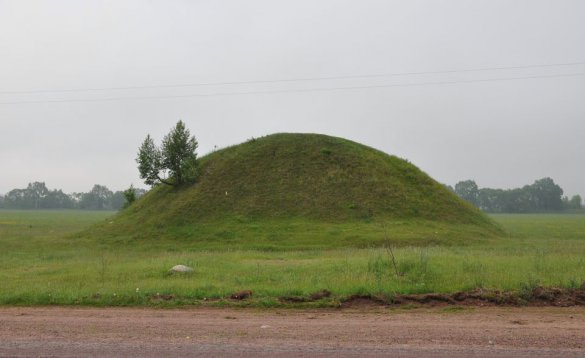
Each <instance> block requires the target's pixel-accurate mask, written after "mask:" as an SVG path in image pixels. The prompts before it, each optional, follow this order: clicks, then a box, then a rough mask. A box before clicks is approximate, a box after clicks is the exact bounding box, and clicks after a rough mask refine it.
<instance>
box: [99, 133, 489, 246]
mask: <svg viewBox="0 0 585 358" xmlns="http://www.w3.org/2000/svg"><path fill="white" fill-rule="evenodd" d="M293 223H294V224H293ZM397 223H400V226H401V231H404V232H409V233H410V234H409V235H410V236H409V237H411V238H412V239H414V238H415V237H416V235H417V230H418V233H420V234H424V232H425V227H431V229H430V230H431V231H432V232H434V233H437V230H439V229H437V228H440V230H443V231H444V230H447V229H448V230H447V231H449V230H450V234H449V236H451V237H452V236H453V235H454V233H455V232H460V233H461V234H462V235H463V236H468V237H469V236H473V235H475V236H489V235H490V233H495V232H498V229H497V228H496V227H495V225H494V224H493V223H492V222H491V221H490V220H489V219H488V218H487V217H486V216H484V215H483V214H481V213H480V212H479V211H478V210H477V209H475V208H473V207H472V206H471V205H469V204H467V203H465V202H463V201H462V200H460V199H459V198H457V197H456V196H455V195H454V194H453V193H451V192H450V191H449V190H448V189H446V188H445V187H444V186H443V185H441V184H439V183H437V182H436V181H434V180H433V179H432V178H430V177H429V176H428V175H426V174H425V173H424V172H422V171H421V170H419V169H418V168H417V167H415V166H414V165H412V164H410V163H409V162H407V161H405V160H403V159H400V158H397V157H395V156H391V155H388V154H386V153H383V152H381V151H378V150H375V149H373V148H370V147H367V146H364V145H361V144H358V143H355V142H352V141H348V140H345V139H341V138H335V137H330V136H325V135H317V134H274V135H269V136H266V137H263V138H259V139H253V140H249V141H247V142H245V143H243V144H240V145H236V146H232V147H228V148H225V149H222V150H219V151H216V152H214V153H211V154H209V155H207V156H205V157H203V158H202V159H201V175H200V177H199V179H198V181H197V183H196V184H193V185H188V186H184V187H180V188H172V187H166V186H160V187H157V188H155V189H154V190H152V191H151V192H150V193H149V194H147V195H146V196H145V197H144V198H142V199H141V200H139V201H138V202H136V203H135V204H134V205H133V206H131V207H130V208H128V209H126V210H125V211H123V212H122V213H120V214H119V215H118V216H117V217H115V218H114V219H113V220H112V222H111V223H109V224H105V225H102V226H101V227H98V228H94V230H95V231H97V232H99V234H100V235H102V236H108V237H115V236H124V237H126V238H135V239H136V238H141V237H146V236H152V235H156V236H162V237H172V238H174V239H183V240H187V241H189V240H190V241H193V242H201V241H205V242H207V243H209V242H210V241H213V242H214V243H215V244H221V243H222V242H230V240H232V241H233V242H234V243H243V242H247V241H248V240H257V241H258V242H259V241H262V240H265V239H266V237H265V236H266V235H269V236H274V235H276V236H279V235H280V236H282V235H284V236H286V237H287V239H286V240H284V241H286V242H288V241H290V240H293V241H294V237H295V235H297V234H299V233H300V232H306V231H307V230H308V231H311V230H313V229H314V230H313V231H314V233H313V235H314V236H313V240H314V241H315V242H318V241H320V240H321V238H319V237H318V235H319V232H321V231H323V230H325V231H327V232H329V231H330V230H329V229H328V228H329V227H330V226H331V227H333V226H338V227H344V228H346V229H344V230H345V231H349V232H351V233H349V234H348V233H346V234H345V237H347V236H348V235H349V236H352V235H353V236H356V237H357V238H355V240H349V242H348V243H349V244H351V245H355V244H357V245H362V244H367V243H368V242H379V241H380V240H381V239H382V236H383V235H382V236H380V227H381V226H380V225H384V226H389V227H392V226H393V225H394V226H396V225H397ZM421 223H425V224H421ZM291 225H292V226H291ZM372 225H377V226H376V227H377V228H378V229H376V230H374V229H372V228H373V226H372ZM250 227H252V228H254V227H255V228H256V230H252V231H253V232H254V231H255V232H257V233H259V234H260V235H259V237H257V238H256V239H254V238H252V237H248V235H249V234H250ZM311 227H312V228H313V229H311ZM405 227H408V230H402V229H405ZM417 227H418V229H417ZM432 227H434V229H433V228H432ZM315 228H318V229H315ZM351 228H354V229H355V230H354V229H351ZM435 229H437V230H435ZM266 230H270V232H266ZM372 230H373V231H376V232H377V233H378V234H377V237H376V238H375V240H374V238H370V239H367V238H366V239H363V236H364V235H365V236H368V234H367V233H368V232H372ZM353 231H355V232H353ZM390 231H391V235H390V236H393V237H395V238H399V237H401V236H400V235H396V234H397V232H396V231H395V230H390ZM214 232H215V234H214ZM217 233H220V234H217ZM221 233H224V234H221ZM464 233H465V234H464ZM470 234H472V235H470ZM210 235H211V236H212V237H217V235H219V236H218V237H219V240H215V241H214V240H211V239H210ZM222 235H223V236H222ZM262 235H264V236H262ZM309 236H311V235H309ZM325 236H326V235H325ZM422 236H424V235H422ZM427 236H428V235H427ZM222 237H223V239H224V241H221V240H220V239H222ZM360 237H362V239H363V241H360V239H359V238H360ZM421 239H424V238H423V237H421ZM427 239H428V238H427ZM281 241H282V240H281ZM305 241H306V242H308V243H310V242H311V240H310V238H305V239H304V241H303V242H305ZM423 241H424V240H423ZM427 241H428V240H427ZM431 241H436V240H431ZM438 241H440V239H438ZM340 242H347V240H345V241H344V240H342V239H340V240H339V241H338V242H337V243H340ZM273 244H274V245H273ZM326 245H328V244H326ZM212 246H215V245H212ZM260 246H261V247H263V246H265V245H260ZM269 246H271V247H272V246H278V240H275V241H274V242H273V243H272V244H271V245H269ZM310 246H311V245H310Z"/></svg>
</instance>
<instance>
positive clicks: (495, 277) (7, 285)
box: [0, 211, 585, 306]
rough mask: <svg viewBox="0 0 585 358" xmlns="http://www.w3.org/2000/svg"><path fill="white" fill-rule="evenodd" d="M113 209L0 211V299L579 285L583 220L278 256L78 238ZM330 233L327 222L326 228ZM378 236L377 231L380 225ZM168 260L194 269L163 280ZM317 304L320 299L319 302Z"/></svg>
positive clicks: (584, 250) (505, 219) (510, 220)
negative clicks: (435, 241) (494, 235)
mask: <svg viewBox="0 0 585 358" xmlns="http://www.w3.org/2000/svg"><path fill="white" fill-rule="evenodd" d="M111 215H113V213H107V212H83V211H0V304H16V305H35V304H38V305H45V304H87V305H142V304H157V303H156V302H153V301H152V299H151V297H152V296H153V295H156V294H157V293H159V294H169V295H174V296H175V297H176V298H175V300H173V301H172V302H171V303H168V302H167V303H164V304H191V303H192V304H197V303H198V302H201V301H202V300H203V299H209V298H221V297H225V296H227V295H229V294H230V293H232V292H234V291H237V290H244V289H246V290H252V291H253V292H254V300H253V301H252V304H254V305H259V306H262V305H265V306H270V305H275V304H277V298H278V297H281V296H289V295H307V294H310V293H312V292H315V291H318V290H321V289H328V290H330V291H331V292H333V294H334V296H335V297H341V296H345V295H351V294H388V295H392V294H395V293H427V292H445V293H448V292H456V291H462V290H471V289H474V288H480V287H481V288H497V289H502V290H518V291H521V290H523V289H526V288H530V287H535V286H537V285H544V286H560V287H577V286H580V285H581V282H582V281H583V280H585V215H494V216H492V218H494V219H495V220H496V221H497V222H498V223H499V224H500V225H501V226H502V227H503V229H504V230H505V231H506V233H507V235H505V236H504V237H501V238H498V239H490V240H488V241H481V240H480V241H473V243H472V244H464V243H455V244H453V245H448V246H445V245H443V246H424V247H416V246H401V247H395V248H394V249H393V252H394V255H395V258H396V264H397V267H398V271H399V272H400V273H401V275H400V276H397V275H396V272H395V269H394V266H393V264H392V262H391V258H390V254H389V251H388V250H387V249H385V248H380V247H378V248H335V249H328V250H326V249H309V250H295V249H294V247H292V248H291V247H289V248H288V249H287V250H286V251H259V250H253V249H238V250H230V249H229V247H227V248H226V249H225V250H221V251H220V250H213V251H209V250H201V249H198V248H197V247H196V246H193V245H189V244H188V243H185V244H182V243H180V242H177V241H176V240H175V241H160V242H157V241H156V240H151V241H148V242H142V243H136V242H116V241H111V242H110V243H109V244H108V243H107V242H105V241H99V240H94V241H92V240H76V239H75V238H74V237H73V236H71V235H69V234H72V233H74V232H77V231H79V230H81V229H83V228H86V227H88V226H89V225H91V224H92V223H95V222H100V221H104V220H109V217H110V216H111ZM331 230H336V228H331ZM380 235H381V236H383V235H384V234H383V232H382V231H381V232H380ZM175 264H185V265H189V266H191V267H193V268H194V272H193V273H192V274H188V275H170V274H169V273H168V269H169V268H170V267H172V266H173V265H175ZM329 303H330V302H328V301H325V302H323V303H322V304H324V305H327V304H329Z"/></svg>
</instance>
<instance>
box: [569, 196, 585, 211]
mask: <svg viewBox="0 0 585 358" xmlns="http://www.w3.org/2000/svg"><path fill="white" fill-rule="evenodd" d="M582 205H583V199H581V195H573V197H572V198H571V200H569V209H581V208H582Z"/></svg>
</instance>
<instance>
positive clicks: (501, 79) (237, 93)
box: [0, 72, 585, 105]
mask: <svg viewBox="0 0 585 358" xmlns="http://www.w3.org/2000/svg"><path fill="white" fill-rule="evenodd" d="M577 76H585V72H581V73H567V74H558V75H535V76H523V77H501V78H485V79H476V80H457V81H438V82H419V83H396V84H388V85H368V86H346V87H326V88H305V89H283V90H263V91H244V92H218V93H195V94H185V95H168V96H128V97H109V98H85V99H83V98H82V99H55V100H30V101H26V100H25V101H13V102H0V105H9V104H31V103H66V102H110V101H126V100H146V99H178V98H192V97H218V96H238V95H255V94H278V93H303V92H331V91H343V90H358V89H370V88H392V87H417V86H435V85H450V84H464V83H479V82H497V81H513V80H525V79H542V78H562V77H577Z"/></svg>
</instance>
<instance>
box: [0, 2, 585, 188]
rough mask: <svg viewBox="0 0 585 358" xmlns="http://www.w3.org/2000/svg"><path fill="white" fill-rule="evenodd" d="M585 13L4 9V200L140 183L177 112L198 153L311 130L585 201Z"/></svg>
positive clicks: (555, 5) (569, 5)
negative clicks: (144, 159)
mask: <svg viewBox="0 0 585 358" xmlns="http://www.w3.org/2000/svg"><path fill="white" fill-rule="evenodd" d="M584 16H585V1H582V0H574V1H568V0H564V1H563V0H549V1H538V0H525V1H515V0H502V1H498V0H485V1H480V0H474V1H469V0H461V1H457V0H445V1H440V0H428V1H416V0H403V1H390V0H386V1H368V0H359V1H358V0H355V1H341V0H329V1H327V0H308V1H305V0H295V1H290V0H288V1H276V0H266V1H258V0H246V1H220V0H213V1H212V0H210V1H195V0H193V1H169V0H165V1H162V0H161V1H145V0H141V1H121V0H115V1H76V0H72V1H58V0H53V1H26V0H18V1H6V0H0V92H1V93H0V163H2V173H1V174H2V175H1V176H0V193H6V192H7V191H9V190H11V189H13V188H22V187H25V186H26V184H27V183H28V182H31V181H45V182H46V183H47V186H49V188H61V189H63V190H64V191H65V192H74V191H88V190H90V189H91V187H92V185H93V184H95V183H99V184H103V185H106V186H108V187H109V188H110V189H114V190H119V189H124V188H126V187H128V186H129V185H130V183H133V184H134V185H135V186H143V185H142V183H141V181H140V179H139V178H138V172H137V169H136V164H135V162H134V158H135V156H136V152H137V148H138V146H139V145H140V143H141V142H142V140H143V139H144V137H145V136H146V134H148V133H150V134H151V135H152V136H154V138H155V139H156V140H157V141H160V139H162V137H163V136H164V134H165V133H167V132H168V131H169V129H170V128H171V127H172V126H173V125H174V124H175V123H176V122H177V120H179V119H183V120H184V121H185V122H186V123H187V126H188V127H189V128H190V129H191V131H192V133H193V134H195V136H196V137H197V139H198V141H199V144H200V149H199V153H200V155H201V154H205V153H206V152H209V151H210V150H212V149H213V147H214V146H215V145H217V146H218V147H223V146H226V145H231V144H236V143H239V142H242V141H245V140H246V139H248V138H250V137H259V136H262V135H266V134H270V133H274V132H317V133H324V134H329V135H334V136H340V137H345V138H348V139H351V140H355V141H358V142H361V143H364V144H366V145H369V146H372V147H375V148H378V149H381V150H383V151H385V152H387V153H390V154H395V155H397V156H400V157H403V158H406V159H408V160H410V161H411V162H413V163H414V164H416V165H417V166H419V167H420V168H421V169H422V170H424V171H426V172H427V173H429V174H430V175H431V176H433V177H434V178H435V179H437V180H439V181H440V182H443V183H447V184H451V185H453V184H455V183H456V182H457V181H459V180H463V179H475V180H476V182H477V183H478V185H479V186H480V187H495V188H511V187H518V186H522V185H524V184H530V183H532V182H533V181H534V180H535V179H540V178H542V177H546V176H550V177H552V178H553V179H554V180H555V181H556V182H557V183H558V184H559V185H560V186H561V187H562V188H564V189H565V192H566V194H568V195H573V194H581V195H583V194H585V180H584V177H585V166H584V164H585V163H584V159H583V153H584V149H585V135H584V134H585V96H584V94H585V46H584V44H585V21H584ZM541 65H547V66H541ZM548 65H557V66H548ZM511 67H513V68H511ZM469 70H478V71H469ZM451 71H452V72H451ZM413 73H418V74H413ZM392 74H394V75H392ZM358 76H363V77H358ZM264 80H266V81H272V82H256V81H264ZM277 80H294V81H277ZM234 82H244V83H235V84H234ZM218 83H231V84H218ZM196 84H208V85H205V86H186V85H196ZM209 84H212V85H209ZM183 85H185V86H183ZM128 87H134V88H128ZM137 87H138V88H137ZM348 87H350V88H348ZM59 90H70V91H62V92H59ZM313 90H315V91H313Z"/></svg>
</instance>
